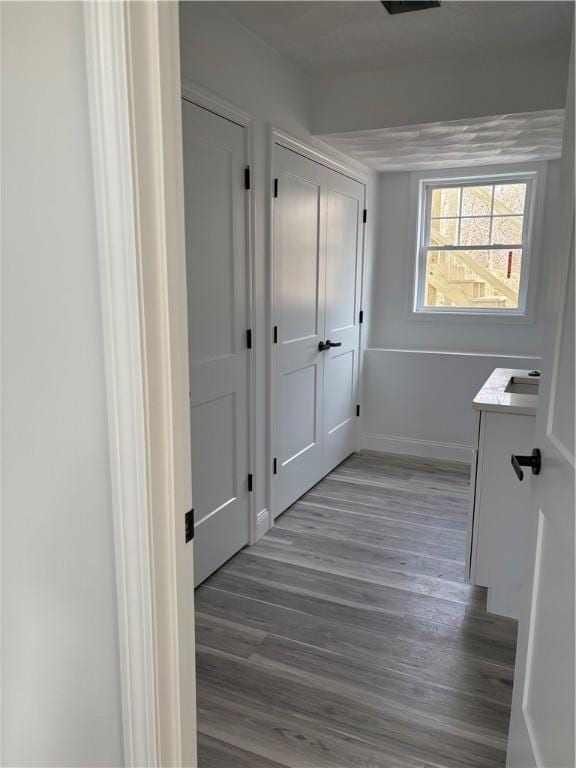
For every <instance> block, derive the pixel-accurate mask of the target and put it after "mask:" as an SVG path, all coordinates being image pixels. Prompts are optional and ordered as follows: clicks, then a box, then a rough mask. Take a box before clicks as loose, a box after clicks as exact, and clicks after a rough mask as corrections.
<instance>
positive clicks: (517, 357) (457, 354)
mask: <svg viewBox="0 0 576 768" xmlns="http://www.w3.org/2000/svg"><path fill="white" fill-rule="evenodd" d="M365 351H366V352H406V353H408V354H411V355H452V356H455V357H494V358H502V359H503V360H536V361H539V360H542V357H541V356H540V355H518V354H515V355H507V354H505V353H503V352H494V353H493V352H452V351H449V350H442V349H394V348H389V347H367V348H366V350H365Z"/></svg>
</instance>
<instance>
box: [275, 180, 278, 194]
mask: <svg viewBox="0 0 576 768" xmlns="http://www.w3.org/2000/svg"><path fill="white" fill-rule="evenodd" d="M274 197H278V179H274Z"/></svg>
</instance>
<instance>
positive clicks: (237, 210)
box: [182, 100, 249, 585]
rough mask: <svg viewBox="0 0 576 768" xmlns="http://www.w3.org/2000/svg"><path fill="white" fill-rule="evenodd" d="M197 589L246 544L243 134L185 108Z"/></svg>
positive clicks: (185, 103) (185, 104) (199, 111)
mask: <svg viewBox="0 0 576 768" xmlns="http://www.w3.org/2000/svg"><path fill="white" fill-rule="evenodd" d="M182 113H183V136H184V184H185V202H186V267H187V286H188V335H189V342H188V343H189V349H190V420H191V435H192V485H193V488H194V507H195V521H196V522H195V530H194V536H195V542H194V583H195V585H196V584H199V583H200V582H201V581H203V580H204V579H205V578H206V577H207V576H209V575H210V574H211V573H212V572H213V571H215V570H216V569H217V568H219V567H220V566H221V565H222V564H223V563H224V562H226V560H228V558H230V557H231V556H232V555H233V554H234V553H235V552H237V551H238V550H239V549H241V548H242V547H243V546H244V545H245V544H247V543H248V536H249V503H248V483H247V481H248V421H247V420H248V354H249V353H248V352H247V349H246V329H247V285H246V230H245V228H246V207H245V206H246V204H247V201H246V191H245V189H244V168H245V149H244V129H243V128H242V127H241V126H239V125H236V124H235V123H232V122H230V121H229V120H226V119H224V118H222V117H219V116H217V115H215V114H213V113H212V112H209V111H207V110H205V109H203V108H202V107H198V106H196V105H195V104H191V103H190V102H188V101H185V100H184V101H183V104H182Z"/></svg>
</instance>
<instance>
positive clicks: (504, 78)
mask: <svg viewBox="0 0 576 768" xmlns="http://www.w3.org/2000/svg"><path fill="white" fill-rule="evenodd" d="M569 53H570V51H569V45H565V46H554V47H549V46H548V47H540V48H534V47H532V48H530V49H529V50H526V51H517V50H516V51H514V53H513V54H512V53H511V54H510V55H508V56H503V55H498V56H495V55H493V54H491V55H485V56H483V57H481V58H473V59H468V60H466V61H463V60H461V59H458V60H451V59H439V60H437V61H431V62H427V63H426V64H420V63H419V64H415V65H412V66H409V65H408V66H403V67H396V68H392V67H391V68H388V69H386V70H384V71H376V72H360V73H354V74H349V75H342V76H339V77H334V78H328V79H322V80H318V81H316V82H315V83H314V86H313V89H312V105H313V108H312V122H311V125H312V132H313V133H318V134H321V133H337V132H339V131H356V130H365V129H370V128H386V127H388V126H397V125H416V124H418V123H433V122H437V121H440V120H460V119H465V118H472V117H482V116H486V115H504V114H510V113H513V112H530V111H533V110H539V109H556V108H563V107H564V101H565V94H566V78H567V73H568V56H569Z"/></svg>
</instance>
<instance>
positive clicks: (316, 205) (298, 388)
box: [273, 146, 326, 514]
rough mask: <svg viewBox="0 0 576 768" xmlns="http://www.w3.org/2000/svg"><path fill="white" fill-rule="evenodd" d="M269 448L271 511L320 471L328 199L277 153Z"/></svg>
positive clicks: (313, 177)
mask: <svg viewBox="0 0 576 768" xmlns="http://www.w3.org/2000/svg"><path fill="white" fill-rule="evenodd" d="M274 167H275V175H276V178H277V193H278V194H277V197H276V199H275V200H274V275H273V279H274V287H273V292H274V325H275V328H276V331H275V335H276V345H275V354H274V358H273V359H274V375H273V388H274V392H273V403H274V415H273V443H274V449H275V457H276V473H277V477H276V482H275V484H274V491H275V493H274V503H273V507H274V513H275V514H279V513H280V512H281V511H283V510H284V509H286V507H288V506H289V505H290V504H292V502H293V501H295V500H296V499H297V498H299V497H300V496H302V494H303V493H305V492H306V491H307V490H308V489H309V488H310V487H311V486H312V485H314V483H316V482H317V481H318V480H319V479H320V477H321V473H322V410H323V402H322V401H323V380H322V377H323V357H322V353H321V352H319V350H318V345H319V343H320V341H322V335H323V333H324V270H325V251H326V201H325V198H324V197H323V196H322V194H321V190H322V178H323V168H322V166H320V165H318V164H317V163H313V162H311V161H309V160H307V159H305V158H304V157H301V156H300V155H298V154H296V153H294V152H291V151H290V150H288V149H284V148H283V147H278V146H277V147H276V148H275V156H274Z"/></svg>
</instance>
